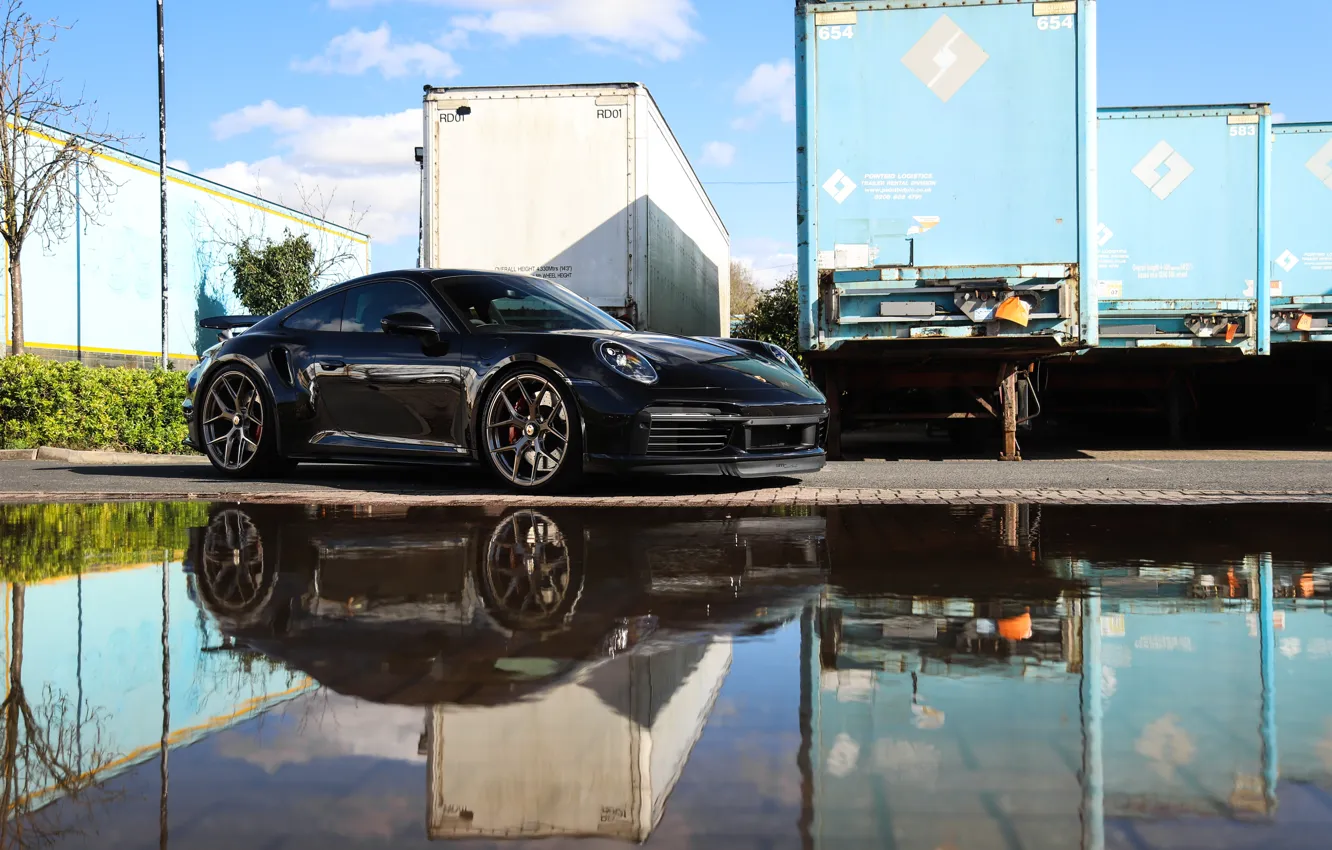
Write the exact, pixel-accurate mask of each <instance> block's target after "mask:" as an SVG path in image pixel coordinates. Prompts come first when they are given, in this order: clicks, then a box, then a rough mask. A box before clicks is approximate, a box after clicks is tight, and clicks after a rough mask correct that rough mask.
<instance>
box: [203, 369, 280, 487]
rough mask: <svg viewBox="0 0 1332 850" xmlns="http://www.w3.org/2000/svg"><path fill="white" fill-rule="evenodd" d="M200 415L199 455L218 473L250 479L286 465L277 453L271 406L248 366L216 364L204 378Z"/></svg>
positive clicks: (274, 414)
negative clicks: (209, 377) (215, 369)
mask: <svg viewBox="0 0 1332 850" xmlns="http://www.w3.org/2000/svg"><path fill="white" fill-rule="evenodd" d="M200 416H201V417H202V418H201V419H200V423H201V427H200V431H201V433H202V436H203V449H204V454H206V455H207V456H208V460H209V461H210V462H211V463H212V464H213V468H214V469H216V470H217V471H218V472H221V473H222V474H223V475H226V476H228V477H230V478H252V477H254V476H256V475H264V474H275V473H280V472H283V471H285V469H286V468H287V467H288V464H286V463H284V461H283V460H282V458H281V457H280V456H279V455H278V450H277V428H276V427H275V426H276V423H275V420H276V411H275V410H273V406H272V405H271V404H270V403H269V400H268V394H267V393H266V392H264V389H263V387H262V386H261V385H260V382H259V380H258V379H257V378H256V377H255V376H254V374H253V373H252V372H251V371H250V370H249V369H246V368H245V367H243V366H225V367H223V368H222V369H220V370H219V371H218V372H217V374H216V375H215V376H214V377H213V378H212V380H210V381H209V382H208V389H207V391H205V392H204V394H203V405H202V411H201V413H200Z"/></svg>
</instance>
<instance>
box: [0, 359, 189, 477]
mask: <svg viewBox="0 0 1332 850" xmlns="http://www.w3.org/2000/svg"><path fill="white" fill-rule="evenodd" d="M185 396H186V391H185V375H184V373H181V372H164V371H162V370H160V369H159V370H154V371H151V372H149V371H145V370H142V369H115V368H91V367H87V366H84V365H83V364H81V363H76V362H68V363H57V362H54V361H51V360H43V359H40V358H38V357H33V356H31V355H19V356H16V357H5V358H0V448H11V449H12V448H35V447H37V446H56V447H59V448H66V449H106V448H110V449H120V450H125V451H134V452H149V453H153V454H172V453H177V452H188V451H189V448H188V447H187V446H186V445H185V436H186V429H185V416H184V414H183V413H182V411H181V402H183V401H184V400H185Z"/></svg>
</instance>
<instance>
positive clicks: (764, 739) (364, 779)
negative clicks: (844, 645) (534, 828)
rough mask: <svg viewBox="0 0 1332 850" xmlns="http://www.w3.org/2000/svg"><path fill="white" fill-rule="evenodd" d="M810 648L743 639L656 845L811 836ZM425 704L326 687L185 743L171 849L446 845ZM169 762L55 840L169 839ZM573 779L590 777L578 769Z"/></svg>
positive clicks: (783, 633)
mask: <svg viewBox="0 0 1332 850" xmlns="http://www.w3.org/2000/svg"><path fill="white" fill-rule="evenodd" d="M799 649H800V632H799V626H798V624H797V623H791V624H789V625H787V626H786V627H784V628H783V629H781V630H780V631H778V632H775V633H773V634H770V635H766V636H764V637H762V638H756V639H752V640H746V641H743V642H738V643H736V644H735V648H734V659H733V662H732V666H731V673H730V674H729V675H728V676H727V677H726V679H725V681H724V683H723V685H722V690H721V693H720V694H719V696H718V699H717V702H716V704H715V706H714V709H713V712H712V714H711V716H710V718H709V721H708V724H707V726H706V727H705V729H704V731H703V734H702V736H701V738H700V739H699V741H698V742H697V743H696V744H695V746H694V749H693V751H692V754H691V755H690V757H689V761H688V764H687V765H686V767H685V770H684V773H683V775H682V776H681V778H680V780H679V782H678V784H677V785H676V786H675V790H674V791H673V792H672V794H671V796H670V799H669V800H668V801H667V803H666V811H665V814H664V816H663V818H662V820H661V822H660V823H659V824H658V826H657V829H656V830H655V832H654V833H653V835H652V837H651V838H650V839H649V841H648V844H649V845H651V846H675V845H677V844H679V843H682V842H685V841H687V840H691V839H692V840H698V839H707V840H708V841H709V842H710V843H711V842H713V841H715V842H717V843H718V844H719V845H720V846H731V845H732V841H731V838H732V837H734V838H736V840H738V838H739V837H740V836H751V837H752V836H763V835H766V836H770V837H772V838H774V839H776V840H777V846H798V845H799V839H798V834H797V829H796V823H797V820H798V817H799V806H800V778H799V773H798V771H797V770H796V753H797V750H798V748H799V743H800V739H799V728H798V716H797V708H798V705H799V662H800V657H799V656H800V653H799ZM426 711H427V710H426V709H424V708H412V707H395V706H379V705H372V704H367V703H364V702H361V701H358V700H353V699H349V698H346V697H341V696H337V695H335V694H331V693H329V692H327V691H325V690H320V691H317V692H315V693H312V694H309V695H306V696H303V697H301V698H299V699H296V700H292V701H291V702H288V703H286V704H284V705H282V706H279V707H277V708H275V709H273V710H272V711H270V712H268V713H267V714H266V715H264V716H263V717H262V718H258V719H255V720H249V721H246V722H244V723H241V724H239V725H237V726H234V727H232V728H230V729H227V730H225V731H223V732H221V733H219V734H216V735H213V736H211V737H208V738H205V739H203V740H201V741H199V742H197V743H195V744H194V745H192V746H189V747H185V748H182V749H180V750H175V751H173V752H172V754H171V760H170V763H169V767H170V774H171V782H170V824H171V846H173V847H203V848H213V847H216V848H228V850H231V848H237V847H249V846H256V847H259V846H263V847H290V848H316V850H332V848H339V847H354V846H364V845H367V844H392V846H394V847H416V846H420V847H425V846H427V845H429V846H439V843H438V842H437V843H435V844H434V845H430V843H429V842H428V841H427V839H426V815H427V804H428V797H427V777H426V763H427V758H426V756H424V755H419V754H418V746H419V741H420V736H421V733H422V732H423V730H424V723H425V717H426ZM158 767H159V766H158V763H157V761H156V760H152V761H148V762H146V763H144V764H142V765H139V766H138V767H136V768H135V769H133V770H131V771H129V772H127V773H125V774H123V775H121V776H119V777H116V778H115V779H113V780H112V781H111V783H110V785H111V789H110V790H113V791H114V792H118V793H120V794H121V795H123V796H122V797H121V799H120V800H118V801H117V802H116V803H115V804H114V805H111V806H108V807H104V808H102V809H100V810H98V811H96V812H95V813H93V815H92V817H91V818H86V817H84V818H83V819H81V820H79V821H77V822H76V823H77V824H78V825H79V826H81V827H82V828H84V830H85V834H84V835H83V836H82V837H80V836H76V835H70V836H68V837H67V838H66V839H65V840H63V841H62V842H59V843H58V844H57V845H56V846H70V847H82V846H88V847H92V846H97V847H99V848H100V847H145V848H147V847H157V839H158V834H157V822H158V821H157V800H158V791H159V785H158ZM569 781H571V782H577V781H579V777H578V775H577V766H576V765H571V774H570V779H569ZM57 805H66V806H67V807H68V808H67V812H68V814H69V815H70V816H75V815H77V814H78V809H77V806H71V805H69V804H68V803H67V802H66V803H61V804H57ZM446 843H447V844H448V845H450V846H454V845H458V844H462V845H464V846H494V845H487V844H486V843H485V842H479V843H473V842H455V841H449V842H446ZM502 846H505V847H509V846H513V845H512V843H510V842H506V843H505V844H503V845H502ZM536 846H540V847H541V848H543V850H544V848H561V847H572V846H577V847H580V848H581V847H596V846H607V847H624V846H629V845H627V844H625V843H623V842H611V841H605V842H603V841H592V842H588V841H572V840H553V841H552V840H543V841H541V842H539V843H538V844H537V845H536Z"/></svg>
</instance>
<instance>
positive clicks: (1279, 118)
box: [1272, 112, 1286, 124]
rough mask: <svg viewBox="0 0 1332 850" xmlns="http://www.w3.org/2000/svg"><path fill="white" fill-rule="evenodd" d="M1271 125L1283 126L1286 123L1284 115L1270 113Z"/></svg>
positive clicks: (1281, 113) (1282, 113)
mask: <svg viewBox="0 0 1332 850" xmlns="http://www.w3.org/2000/svg"><path fill="white" fill-rule="evenodd" d="M1272 123H1273V124H1285V123H1286V113H1284V112H1273V113H1272Z"/></svg>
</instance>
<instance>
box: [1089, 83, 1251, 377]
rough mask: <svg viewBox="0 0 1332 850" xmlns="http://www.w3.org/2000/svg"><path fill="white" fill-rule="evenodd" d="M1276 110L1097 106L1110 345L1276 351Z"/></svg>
mask: <svg viewBox="0 0 1332 850" xmlns="http://www.w3.org/2000/svg"><path fill="white" fill-rule="evenodd" d="M1270 114H1271V110H1270V109H1268V107H1267V106H1266V105H1250V106H1194V107H1159V108H1158V107H1145V108H1125V109H1102V110H1100V135H1099V145H1100V171H1099V174H1100V215H1101V219H1100V227H1099V228H1098V230H1097V233H1096V240H1097V243H1098V246H1099V249H1100V250H1099V258H1100V259H1099V262H1100V283H1099V286H1100V291H1099V295H1100V299H1099V300H1100V304H1099V311H1098V312H1099V317H1100V331H1101V345H1102V347H1107V348H1111V347H1118V348H1202V347H1218V348H1230V349H1238V350H1240V351H1242V352H1244V353H1245V354H1266V353H1268V350H1269V339H1268V338H1269V333H1268V319H1267V317H1268V314H1269V311H1268V299H1269V286H1270V283H1271V276H1270V273H1269V265H1268V260H1267V257H1268V251H1267V238H1268V234H1267V230H1268V228H1267V219H1268V194H1269V193H1268V180H1267V176H1268V175H1267V170H1268V168H1269V163H1270V157H1269V153H1270V150H1271V144H1270V134H1269V131H1268V120H1269V118H1268V116H1269V115H1270Z"/></svg>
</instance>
